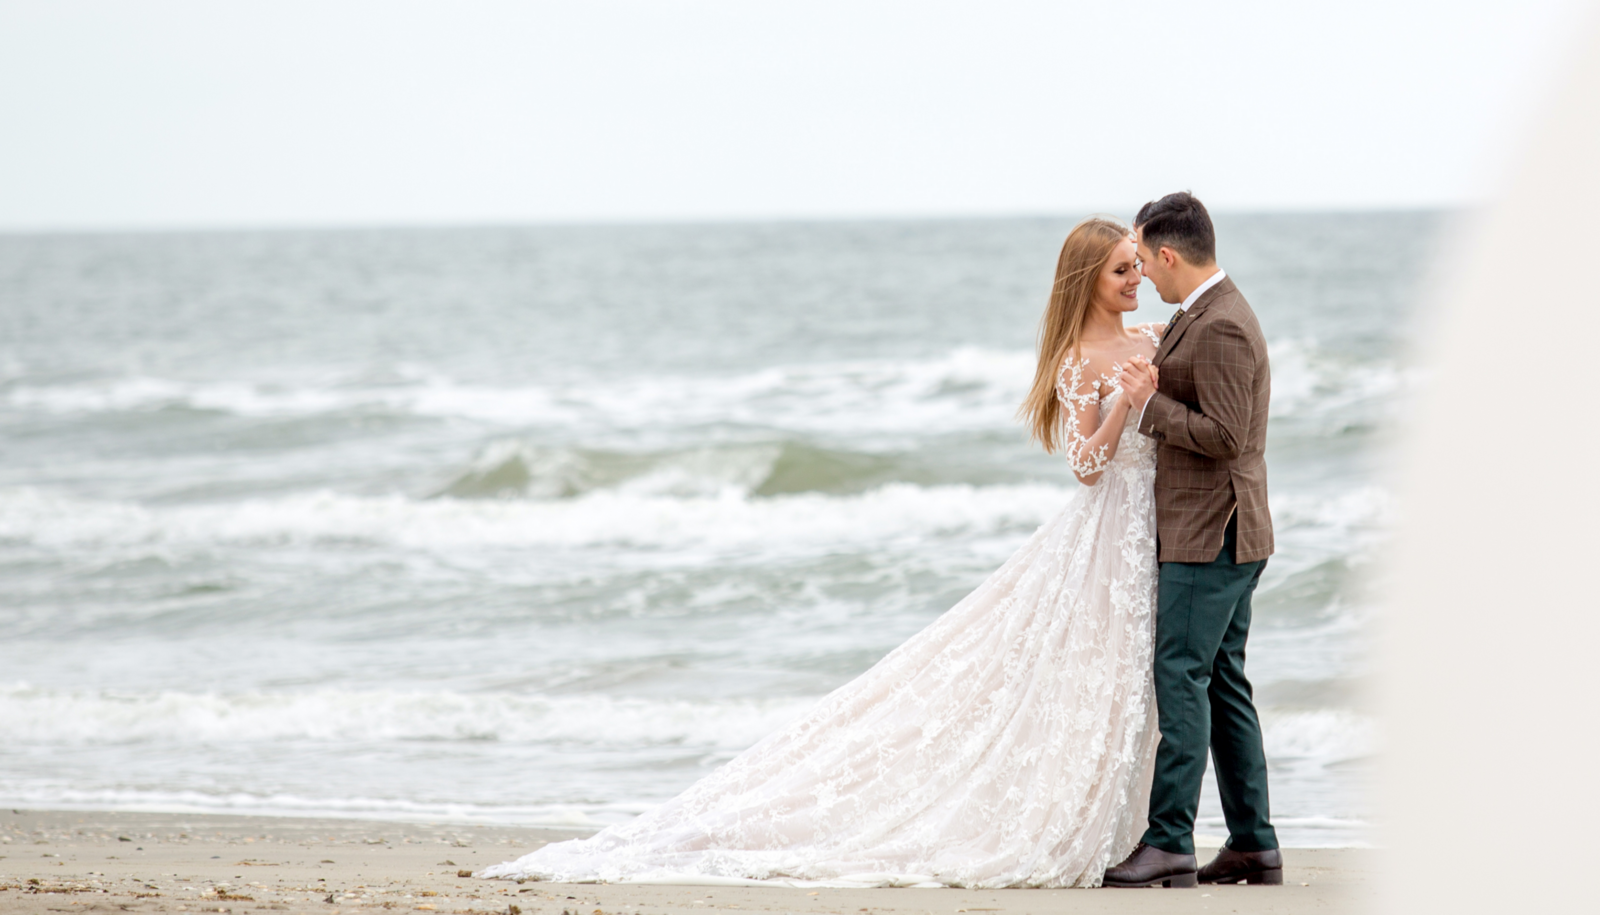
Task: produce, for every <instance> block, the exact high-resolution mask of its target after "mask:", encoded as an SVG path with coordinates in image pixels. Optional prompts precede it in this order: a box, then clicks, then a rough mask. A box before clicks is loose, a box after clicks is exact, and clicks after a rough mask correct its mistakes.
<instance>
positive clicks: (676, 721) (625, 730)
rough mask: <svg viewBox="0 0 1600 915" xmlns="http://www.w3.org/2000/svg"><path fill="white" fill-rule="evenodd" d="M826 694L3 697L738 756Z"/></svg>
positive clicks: (170, 729)
mask: <svg viewBox="0 0 1600 915" xmlns="http://www.w3.org/2000/svg"><path fill="white" fill-rule="evenodd" d="M817 698H819V697H798V698H797V697H784V698H767V699H716V700H687V699H683V700H663V699H645V698H635V697H613V696H606V695H598V694H583V695H553V696H552V695H524V694H515V693H502V692H484V693H462V692H451V691H403V690H335V689H324V690H314V691H306V692H272V691H251V692H240V693H220V692H182V691H176V690H160V691H149V692H132V691H119V690H99V691H90V690H59V689H46V688H41V687H35V686H29V685H26V684H16V685H12V686H10V687H5V688H0V733H4V734H6V737H7V740H8V741H10V742H11V743H13V744H33V745H61V746H74V745H105V744H130V743H153V744H163V745H195V744H207V745H217V744H232V743H246V744H250V743H269V742H278V741H310V742H318V743H336V744H352V743H364V742H373V741H377V742H382V741H469V742H482V741H494V742H501V743H562V744H585V745H591V746H605V747H614V748H627V747H645V746H663V745H674V746H687V747H696V748H700V749H703V750H705V751H707V752H718V751H721V752H731V751H739V750H742V749H744V748H746V747H748V746H751V745H753V744H754V743H755V742H756V741H758V740H760V739H761V738H762V737H764V736H766V735H767V734H770V733H772V732H773V731H775V730H777V729H778V728H780V727H782V726H783V725H784V724H786V723H788V722H789V721H791V720H793V719H794V718H796V717H798V716H799V715H800V714H801V713H803V712H804V711H805V710H806V709H808V708H810V707H811V706H812V705H813V704H814V703H815V702H816V700H817ZM1262 727H1263V733H1264V739H1265V743H1266V749H1267V753H1268V755H1269V756H1271V757H1272V758H1273V759H1274V760H1275V761H1277V762H1280V763H1282V764H1294V765H1297V766H1305V765H1310V766H1323V765H1328V764H1332V763H1337V762H1343V761H1347V760H1352V759H1359V758H1363V757H1366V756H1369V755H1371V754H1372V753H1373V752H1374V751H1375V749H1376V727H1375V723H1374V721H1373V720H1372V718H1371V717H1370V716H1368V715H1364V714H1361V713H1359V712H1356V711H1353V710H1349V709H1342V708H1327V709H1311V710H1294V711H1278V710H1275V709H1271V708H1266V709H1263V710H1262Z"/></svg>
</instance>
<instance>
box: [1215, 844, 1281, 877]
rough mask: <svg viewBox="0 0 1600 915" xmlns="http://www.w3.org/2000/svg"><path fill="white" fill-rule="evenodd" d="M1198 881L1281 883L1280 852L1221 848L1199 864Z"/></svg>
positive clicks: (1275, 850)
mask: <svg viewBox="0 0 1600 915" xmlns="http://www.w3.org/2000/svg"><path fill="white" fill-rule="evenodd" d="M1200 882H1201V883H1239V882H1244V883H1261V884H1266V885H1267V886H1281V885H1282V884H1283V854H1282V853H1281V852H1279V851H1278V850H1277V849H1276V848H1274V849H1272V850H1270V851H1234V850H1233V849H1231V848H1224V849H1222V850H1221V851H1219V852H1217V856H1216V857H1215V858H1212V859H1211V863H1210V864H1207V865H1206V866H1205V867H1202V868H1200Z"/></svg>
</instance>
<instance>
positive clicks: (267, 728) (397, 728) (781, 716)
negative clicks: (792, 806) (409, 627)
mask: <svg viewBox="0 0 1600 915" xmlns="http://www.w3.org/2000/svg"><path fill="white" fill-rule="evenodd" d="M814 701H815V699H814V698H805V699H795V698H781V699H779V698H773V699H727V700H717V701H707V702H694V701H687V700H683V701H674V700H653V699H639V698H614V697H609V696H604V695H595V694H588V695H571V696H538V695H518V694H512V693H460V692H448V691H438V692H424V691H399V690H361V691H349V690H316V691H308V692H266V691H253V692H241V693H217V692H198V693H191V692H180V691H174V690H161V691H152V692H132V691H120V690H99V691H88V690H56V689H44V688H40V687H34V686H28V685H13V686H10V687H5V688H0V733H4V734H5V735H6V739H7V740H8V741H9V742H11V743H13V744H45V745H64V746H73V745H102V744H129V743H155V744H167V745H194V744H226V743H270V742H277V741H312V742H320V743H335V744H346V743H359V742H368V741H472V742H479V741H495V742H503V743H551V742H553V743H582V744H588V745H594V746H611V747H618V746H621V747H627V746H639V745H650V746H660V745H668V744H671V745H689V746H694V747H698V748H702V749H705V750H707V751H708V752H710V751H728V750H741V749H743V748H745V747H747V746H750V745H751V744H753V743H755V742H756V741H757V740H759V739H761V738H762V737H763V736H765V735H766V734H768V733H770V732H772V731H774V730H776V729H777V728H779V727H781V726H782V725H783V724H785V723H786V722H788V721H790V720H791V719H793V718H794V717H795V716H797V715H799V714H800V713H801V712H803V711H804V710H805V709H806V708H808V707H809V706H810V705H811V704H812V703H813V702H814Z"/></svg>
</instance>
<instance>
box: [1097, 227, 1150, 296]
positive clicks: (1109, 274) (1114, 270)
mask: <svg viewBox="0 0 1600 915" xmlns="http://www.w3.org/2000/svg"><path fill="white" fill-rule="evenodd" d="M1094 298H1095V304H1097V305H1099V306H1100V307H1101V308H1105V309H1108V310H1110V311H1133V310H1134V309H1136V308H1138V307H1139V252H1138V247H1137V246H1136V245H1134V243H1133V239H1131V238H1124V239H1123V240H1122V243H1121V244H1119V245H1117V249H1116V250H1115V251H1113V252H1111V259H1110V260H1108V261H1106V265H1105V267H1104V268H1102V269H1101V271H1100V279H1099V280H1098V281H1097V282H1096V283H1095V290H1094Z"/></svg>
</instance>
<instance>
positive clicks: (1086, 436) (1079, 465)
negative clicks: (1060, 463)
mask: <svg viewBox="0 0 1600 915" xmlns="http://www.w3.org/2000/svg"><path fill="white" fill-rule="evenodd" d="M1119 368H1120V367H1118V366H1113V367H1112V371H1111V372H1110V373H1109V374H1100V375H1097V376H1096V377H1094V378H1090V377H1088V374H1089V372H1088V370H1089V359H1088V358H1087V357H1081V358H1080V357H1078V356H1075V355H1068V356H1067V358H1066V359H1065V360H1064V361H1063V362H1062V363H1061V370H1060V372H1059V373H1057V375H1056V397H1057V399H1059V400H1060V402H1061V409H1062V424H1061V425H1062V431H1063V433H1064V441H1063V447H1062V451H1063V452H1065V454H1066V457H1067V466H1069V467H1071V468H1072V472H1073V474H1074V475H1075V476H1077V478H1078V481H1079V482H1081V483H1084V484H1085V485H1090V486H1092V485H1094V483H1095V482H1096V481H1098V480H1099V479H1100V474H1101V473H1102V472H1103V471H1104V470H1105V469H1106V467H1107V465H1109V464H1110V463H1111V459H1112V458H1114V457H1116V455H1117V441H1118V439H1119V438H1120V437H1121V434H1122V429H1121V428H1120V426H1121V420H1122V419H1124V418H1125V414H1126V409H1125V408H1124V409H1117V408H1118V407H1121V403H1120V399H1119V401H1118V402H1117V404H1116V406H1115V407H1114V408H1112V409H1111V410H1109V411H1107V410H1104V409H1103V408H1104V405H1105V402H1106V401H1107V400H1108V399H1109V398H1110V397H1111V396H1112V394H1113V393H1115V392H1117V391H1119V390H1120V389H1121V387H1120V385H1119V384H1118V383H1117V377H1116V373H1117V371H1118V369H1119ZM1102 413H1105V415H1103V416H1102Z"/></svg>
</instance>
